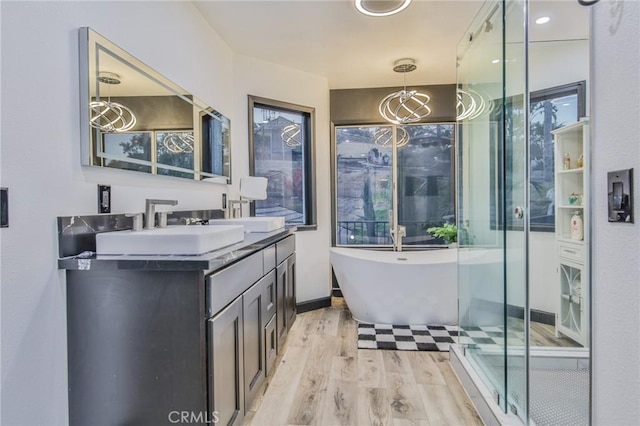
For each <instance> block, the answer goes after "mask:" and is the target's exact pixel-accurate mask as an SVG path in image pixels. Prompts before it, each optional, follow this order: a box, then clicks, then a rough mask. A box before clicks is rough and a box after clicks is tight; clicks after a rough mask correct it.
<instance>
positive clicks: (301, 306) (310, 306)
mask: <svg viewBox="0 0 640 426" xmlns="http://www.w3.org/2000/svg"><path fill="white" fill-rule="evenodd" d="M329 306H331V296H329V297H321V298H319V299H313V300H307V301H305V302H301V303H298V304H296V312H297V313H299V314H302V313H304V312H309V311H314V310H316V309H322V308H327V307H329Z"/></svg>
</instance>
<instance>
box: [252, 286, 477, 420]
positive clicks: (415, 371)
mask: <svg viewBox="0 0 640 426" xmlns="http://www.w3.org/2000/svg"><path fill="white" fill-rule="evenodd" d="M276 363H277V367H276V368H275V369H274V373H273V375H272V376H271V377H269V379H268V380H269V386H268V387H267V389H266V392H264V394H263V395H261V396H260V397H259V398H258V399H257V400H256V402H255V403H254V406H253V407H252V410H251V411H249V412H248V413H247V415H246V417H245V424H247V425H252V426H276V425H393V426H408V425H481V424H482V421H481V420H480V418H479V417H478V414H477V413H476V411H475V409H474V408H473V405H472V404H471V402H470V401H469V399H468V398H467V396H466V394H465V392H464V390H463V389H462V387H461V385H460V383H459V382H458V380H457V378H456V376H455V374H454V372H453V370H452V369H451V366H450V364H449V355H448V353H440V352H412V351H383V350H366V349H358V347H357V324H356V322H355V321H354V320H353V319H352V318H351V314H350V312H349V310H348V308H347V307H346V305H345V303H344V301H343V299H341V298H334V300H333V306H332V307H330V308H325V309H320V310H316V311H311V312H306V313H304V314H300V315H298V318H297V320H296V322H295V323H294V325H293V327H292V328H291V331H290V332H289V337H288V338H287V343H286V345H285V348H284V350H283V352H282V353H281V354H280V355H279V356H278V360H277V361H276Z"/></svg>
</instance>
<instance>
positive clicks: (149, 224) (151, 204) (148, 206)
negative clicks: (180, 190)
mask: <svg viewBox="0 0 640 426" xmlns="http://www.w3.org/2000/svg"><path fill="white" fill-rule="evenodd" d="M159 204H164V205H167V206H175V205H177V204H178V200H154V199H150V198H147V199H146V200H145V202H144V205H145V209H144V220H145V221H146V223H145V225H144V229H153V227H154V226H155V222H156V218H155V216H156V206H157V205H159Z"/></svg>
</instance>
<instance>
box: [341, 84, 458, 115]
mask: <svg viewBox="0 0 640 426" xmlns="http://www.w3.org/2000/svg"><path fill="white" fill-rule="evenodd" d="M402 89H403V87H376V88H369V89H337V90H331V91H330V105H329V106H330V110H331V112H330V117H331V122H332V123H333V124H335V125H345V124H377V123H384V122H385V121H384V119H383V118H382V117H381V116H380V112H379V111H378V105H380V101H381V100H382V99H383V98H384V97H385V96H387V95H388V94H390V93H392V92H397V91H399V90H402ZM414 89H417V90H419V91H420V92H421V93H425V94H427V95H429V96H430V97H431V101H430V102H429V104H428V105H429V107H430V108H431V115H429V116H428V117H427V118H426V119H425V120H424V121H421V122H422V123H442V122H451V121H455V120H456V85H455V84H439V85H431V86H407V90H414Z"/></svg>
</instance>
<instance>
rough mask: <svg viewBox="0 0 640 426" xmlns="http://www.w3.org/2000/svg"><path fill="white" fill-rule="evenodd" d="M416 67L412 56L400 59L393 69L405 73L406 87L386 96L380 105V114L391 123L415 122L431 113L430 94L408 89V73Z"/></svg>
mask: <svg viewBox="0 0 640 426" xmlns="http://www.w3.org/2000/svg"><path fill="white" fill-rule="evenodd" d="M416 68H417V67H416V65H415V60H413V59H411V58H406V59H399V60H397V61H396V62H395V63H394V66H393V70H394V71H395V72H400V73H403V75H404V88H403V89H402V90H400V91H398V92H394V93H390V94H389V95H387V96H385V97H384V98H383V99H382V100H381V101H380V105H379V107H378V110H379V111H380V115H381V116H382V117H383V118H384V119H385V120H387V121H388V122H390V123H393V124H407V123H415V122H418V121H420V120H422V119H424V118H425V117H427V116H429V115H430V114H431V108H429V105H428V103H429V101H431V97H430V96H429V95H427V94H425V93H421V92H418V91H417V90H410V91H407V81H406V73H408V72H411V71H414V70H415V69H416Z"/></svg>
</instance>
